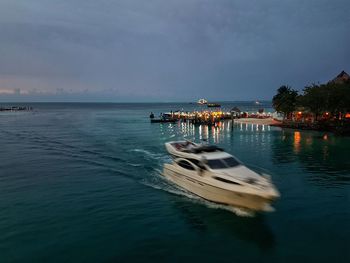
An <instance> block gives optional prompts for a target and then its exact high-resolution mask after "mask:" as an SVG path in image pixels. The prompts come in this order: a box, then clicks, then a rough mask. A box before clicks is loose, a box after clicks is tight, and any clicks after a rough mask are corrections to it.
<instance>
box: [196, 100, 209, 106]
mask: <svg viewBox="0 0 350 263" xmlns="http://www.w3.org/2000/svg"><path fill="white" fill-rule="evenodd" d="M197 103H198V104H201V105H204V104H207V103H208V101H207V100H205V99H199V100H198V101H197Z"/></svg>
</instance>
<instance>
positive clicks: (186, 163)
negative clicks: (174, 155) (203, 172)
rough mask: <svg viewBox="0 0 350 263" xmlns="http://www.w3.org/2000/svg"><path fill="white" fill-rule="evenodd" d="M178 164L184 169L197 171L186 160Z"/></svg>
mask: <svg viewBox="0 0 350 263" xmlns="http://www.w3.org/2000/svg"><path fill="white" fill-rule="evenodd" d="M177 164H178V165H179V166H181V167H182V168H185V169H187V170H195V169H194V167H193V166H192V165H191V164H190V163H189V162H187V161H185V160H181V161H179V162H177Z"/></svg>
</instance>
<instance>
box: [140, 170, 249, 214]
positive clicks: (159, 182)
mask: <svg viewBox="0 0 350 263" xmlns="http://www.w3.org/2000/svg"><path fill="white" fill-rule="evenodd" d="M141 183H142V184H144V185H146V186H149V187H152V188H154V189H157V190H162V191H166V192H168V193H171V194H175V195H178V196H184V197H186V198H187V199H188V200H189V201H191V202H193V203H196V204H200V205H205V206H206V207H208V208H211V209H222V210H226V211H229V212H231V213H234V214H235V215H237V216H242V217H253V216H254V215H255V213H254V212H253V211H250V210H247V209H242V208H238V207H233V206H229V205H223V204H218V203H214V202H210V201H208V200H205V199H203V198H201V197H199V196H197V195H195V194H192V193H191V192H188V191H186V190H184V189H182V188H179V187H178V186H177V185H175V184H174V183H172V182H171V181H169V180H168V179H166V178H165V177H164V176H162V175H160V170H158V169H155V173H154V174H153V177H152V180H151V181H150V180H146V179H145V180H143V181H142V182H141Z"/></svg>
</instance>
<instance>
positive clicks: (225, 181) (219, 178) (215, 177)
mask: <svg viewBox="0 0 350 263" xmlns="http://www.w3.org/2000/svg"><path fill="white" fill-rule="evenodd" d="M213 178H214V179H216V180H218V181H221V182H224V183H228V184H237V185H240V184H239V183H236V182H233V181H231V180H227V179H225V178H221V177H217V176H214V177H213Z"/></svg>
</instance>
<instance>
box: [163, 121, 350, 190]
mask: <svg viewBox="0 0 350 263" xmlns="http://www.w3.org/2000/svg"><path fill="white" fill-rule="evenodd" d="M176 125H178V126H179V127H180V129H179V130H177V129H176V128H175V127H176ZM167 129H168V130H167V133H168V136H169V134H171V133H174V134H173V135H172V136H173V137H171V138H174V139H175V138H177V139H184V138H185V139H188V140H194V141H202V140H205V141H208V143H214V144H219V145H221V146H222V147H224V148H226V149H228V151H230V152H232V153H233V154H238V155H241V154H242V155H243V159H247V160H248V161H249V162H251V161H252V160H251V158H250V157H249V156H248V158H246V155H251V156H253V155H252V153H254V154H256V155H259V156H263V157H262V158H266V157H269V158H271V159H272V161H273V163H275V164H285V163H296V164H298V165H299V166H300V167H301V168H302V169H304V170H305V171H307V172H308V173H309V176H308V177H307V178H308V179H309V180H310V181H311V182H312V183H315V182H317V180H318V179H320V178H321V179H322V180H321V183H320V184H322V182H324V181H325V180H326V181H330V182H332V183H334V184H339V183H347V182H349V180H350V178H349V177H350V175H349V171H350V162H348V160H347V158H346V156H347V149H348V148H347V146H348V145H349V138H346V137H336V136H335V135H332V134H327V133H325V134H322V133H318V132H311V131H298V130H281V129H280V128H275V127H271V126H269V125H261V124H250V123H238V124H237V123H232V121H231V120H227V121H222V122H219V123H217V124H216V125H203V124H202V125H195V124H192V123H190V122H181V123H179V124H175V125H171V126H168V128H167ZM242 147H243V148H242ZM258 153H259V154H258ZM262 168H263V167H262ZM315 178H316V179H315Z"/></svg>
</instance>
